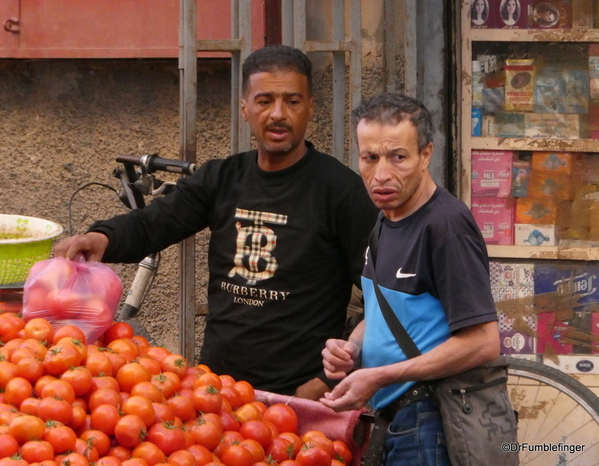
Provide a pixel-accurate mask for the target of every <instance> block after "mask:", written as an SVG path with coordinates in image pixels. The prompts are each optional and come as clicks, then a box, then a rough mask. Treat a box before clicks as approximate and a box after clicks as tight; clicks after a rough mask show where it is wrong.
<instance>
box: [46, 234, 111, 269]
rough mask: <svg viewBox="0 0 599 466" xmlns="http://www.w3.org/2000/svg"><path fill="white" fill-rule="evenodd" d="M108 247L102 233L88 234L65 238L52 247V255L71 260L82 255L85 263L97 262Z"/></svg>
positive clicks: (105, 237) (106, 238) (106, 239)
mask: <svg viewBox="0 0 599 466" xmlns="http://www.w3.org/2000/svg"><path fill="white" fill-rule="evenodd" d="M107 247H108V237H107V236H106V235H104V234H102V233H96V232H90V233H86V234H85V235H76V236H71V237H69V238H66V239H64V240H62V241H61V242H59V243H58V244H57V245H56V246H55V247H54V255H55V256H59V257H65V258H66V259H71V260H73V259H74V258H75V256H76V255H77V254H79V253H80V254H83V256H84V257H85V260H86V261H96V262H99V261H101V260H102V257H103V256H104V251H106V248H107Z"/></svg>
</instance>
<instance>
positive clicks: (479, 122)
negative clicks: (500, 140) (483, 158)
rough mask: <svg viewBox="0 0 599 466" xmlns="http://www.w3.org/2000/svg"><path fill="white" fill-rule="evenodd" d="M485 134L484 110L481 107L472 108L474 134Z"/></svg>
mask: <svg viewBox="0 0 599 466" xmlns="http://www.w3.org/2000/svg"><path fill="white" fill-rule="evenodd" d="M482 135H483V112H482V110H481V109H480V108H473V109H472V136H482Z"/></svg>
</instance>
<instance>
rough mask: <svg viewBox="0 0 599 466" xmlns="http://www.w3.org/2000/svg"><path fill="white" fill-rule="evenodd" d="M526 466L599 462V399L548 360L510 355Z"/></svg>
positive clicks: (513, 398)
mask: <svg viewBox="0 0 599 466" xmlns="http://www.w3.org/2000/svg"><path fill="white" fill-rule="evenodd" d="M507 359H508V361H509V364H510V365H509V368H508V376H509V377H508V387H507V388H508V393H509V396H510V401H511V403H512V407H513V408H514V410H515V411H516V412H517V413H518V441H519V446H518V448H519V450H520V464H521V465H523V466H524V465H528V466H533V465H539V466H549V465H551V466H553V465H555V466H566V465H571V466H574V465H579V466H593V465H599V397H597V396H596V395H595V394H594V393H593V392H592V391H591V390H589V389H588V388H587V387H585V386H584V385H583V384H581V383H580V382H579V381H578V380H576V379H575V378H573V377H571V376H570V375H568V374H565V373H564V372H561V371H560V370H557V369H554V368H552V367H549V366H547V365H545V364H542V363H538V362H533V361H528V360H525V359H518V358H511V357H508V358H507Z"/></svg>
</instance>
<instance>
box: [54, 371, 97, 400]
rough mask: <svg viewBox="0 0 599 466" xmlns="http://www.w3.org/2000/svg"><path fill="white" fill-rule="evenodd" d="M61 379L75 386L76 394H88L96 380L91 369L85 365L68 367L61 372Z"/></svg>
mask: <svg viewBox="0 0 599 466" xmlns="http://www.w3.org/2000/svg"><path fill="white" fill-rule="evenodd" d="M60 380H64V381H65V382H67V383H68V384H69V385H71V387H73V391H74V392H75V396H84V395H87V393H88V392H89V391H90V390H91V388H92V386H93V382H94V379H93V375H92V373H91V371H90V370H89V369H88V368H87V367H83V366H79V367H73V368H70V369H67V370H66V371H65V372H63V373H62V374H61V376H60Z"/></svg>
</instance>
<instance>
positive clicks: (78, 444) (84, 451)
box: [74, 438, 100, 463]
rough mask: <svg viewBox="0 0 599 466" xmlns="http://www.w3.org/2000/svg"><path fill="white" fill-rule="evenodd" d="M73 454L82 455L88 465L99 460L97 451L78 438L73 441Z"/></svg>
mask: <svg viewBox="0 0 599 466" xmlns="http://www.w3.org/2000/svg"><path fill="white" fill-rule="evenodd" d="M74 451H75V453H79V454H80V455H83V456H84V457H85V458H86V459H87V460H88V461H89V462H90V463H95V462H96V461H98V460H99V459H100V455H99V454H98V449H97V448H96V447H94V446H93V445H90V444H88V443H87V442H86V441H85V440H82V439H80V438H78V439H77V440H76V441H75V450H74Z"/></svg>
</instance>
